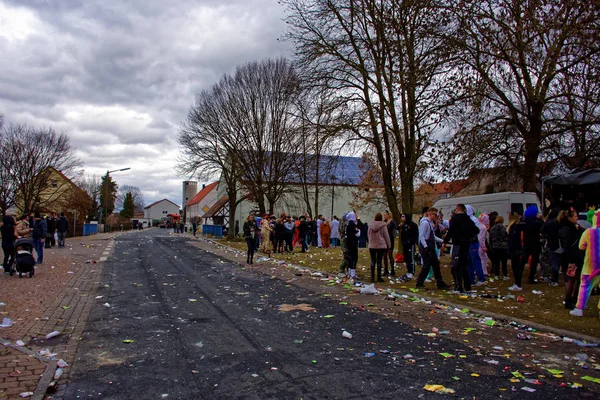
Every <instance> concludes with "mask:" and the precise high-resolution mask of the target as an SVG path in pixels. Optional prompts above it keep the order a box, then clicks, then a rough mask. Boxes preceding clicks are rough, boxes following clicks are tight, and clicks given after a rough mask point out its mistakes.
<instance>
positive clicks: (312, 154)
mask: <svg viewBox="0 0 600 400" xmlns="http://www.w3.org/2000/svg"><path fill="white" fill-rule="evenodd" d="M341 108H343V103H342V102H340V100H339V99H337V98H335V97H334V96H332V93H331V92H330V91H329V90H327V89H322V88H318V87H313V88H310V87H309V88H305V89H304V90H303V92H302V95H301V96H299V97H298V100H297V102H296V105H295V114H297V115H296V117H297V118H296V123H295V126H296V129H297V133H296V134H297V135H299V136H300V137H301V138H302V140H301V141H300V143H299V147H298V148H296V151H295V154H296V161H295V162H294V163H293V166H294V177H295V178H296V179H295V180H297V182H298V184H299V187H300V190H299V191H300V195H301V198H302V200H303V201H304V203H305V205H306V211H307V212H308V214H309V215H314V216H316V215H319V194H320V191H321V189H322V188H323V185H324V184H326V185H330V184H335V181H336V179H338V178H337V177H336V176H335V168H336V164H337V162H336V160H337V158H336V157H335V156H324V155H325V154H327V153H330V154H331V153H334V152H335V149H334V140H335V138H336V136H337V135H338V134H339V131H340V130H341V129H342V127H341V125H342V124H343V121H341V120H340V109H341ZM313 211H314V213H313Z"/></svg>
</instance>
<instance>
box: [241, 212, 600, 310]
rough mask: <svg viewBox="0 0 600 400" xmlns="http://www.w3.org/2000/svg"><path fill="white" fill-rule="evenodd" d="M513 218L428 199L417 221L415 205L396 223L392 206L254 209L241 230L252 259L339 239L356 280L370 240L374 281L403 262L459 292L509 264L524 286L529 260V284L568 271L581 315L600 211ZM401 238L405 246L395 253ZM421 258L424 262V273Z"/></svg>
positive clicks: (499, 276) (505, 275)
mask: <svg viewBox="0 0 600 400" xmlns="http://www.w3.org/2000/svg"><path fill="white" fill-rule="evenodd" d="M510 219H511V221H510V224H509V225H508V227H507V226H506V225H505V222H508V221H505V219H504V217H503V216H501V215H498V213H496V212H490V213H489V214H486V213H481V214H478V213H477V212H476V210H474V209H473V207H471V206H470V205H465V204H457V205H456V207H455V209H454V210H453V212H452V215H451V216H450V217H449V218H448V219H444V216H443V215H442V214H441V213H440V212H439V211H438V210H437V209H435V208H433V207H431V208H428V207H426V208H424V209H423V210H422V216H421V218H420V220H419V222H418V224H417V223H416V222H414V221H413V216H412V215H411V214H410V213H402V214H401V221H400V222H399V223H397V222H396V221H395V220H394V219H393V218H392V216H391V214H390V213H389V212H388V211H385V212H383V213H377V214H375V216H374V218H373V220H372V221H370V222H368V223H363V222H361V221H360V219H359V218H358V216H357V215H356V212H354V211H350V212H348V213H346V214H344V215H343V216H342V218H341V219H340V218H338V217H337V216H334V217H333V218H332V219H331V221H329V220H327V219H326V218H325V217H323V216H322V215H319V216H318V217H317V218H314V219H313V218H311V217H310V216H308V215H306V214H304V215H301V216H300V217H292V216H288V215H286V214H285V213H282V214H281V215H280V216H279V217H277V216H275V215H268V214H265V215H263V217H262V218H260V217H258V216H255V215H254V214H251V215H249V216H248V217H247V219H246V220H245V222H244V225H243V234H244V237H245V238H246V243H247V247H248V252H247V260H246V261H247V263H248V264H252V263H253V259H254V254H255V252H257V251H261V252H263V253H265V254H267V255H269V256H270V255H271V253H291V252H293V251H294V248H295V247H298V248H299V249H300V252H303V253H304V252H308V251H309V248H310V247H322V248H328V247H341V250H342V254H343V257H342V262H341V265H340V275H341V276H345V277H346V278H347V279H348V280H354V281H356V280H358V279H359V278H358V275H357V272H356V269H357V263H358V249H359V248H360V247H368V250H369V255H370V266H371V268H370V280H371V282H384V281H385V279H384V278H385V277H388V278H394V277H396V273H397V271H398V270H399V269H400V268H401V267H405V268H406V273H405V274H404V275H402V276H401V277H399V278H397V279H399V280H401V281H404V282H406V281H410V280H412V279H415V276H416V288H425V284H426V283H428V282H431V281H432V280H433V281H435V283H436V286H437V288H439V289H443V290H451V292H452V293H457V294H460V293H466V294H469V293H471V291H472V288H473V287H477V286H482V285H485V284H486V283H487V282H489V281H490V280H492V281H493V280H510V279H511V278H510V276H509V268H508V266H509V264H510V266H511V272H512V280H513V282H512V283H513V284H512V285H511V286H510V287H509V290H511V291H515V292H518V291H522V290H523V280H524V276H523V275H524V271H525V267H526V266H527V265H528V266H529V273H528V275H527V276H526V277H525V279H526V280H527V284H529V285H535V284H538V283H541V282H547V283H548V284H549V285H550V286H558V285H559V281H560V277H561V276H562V277H563V281H564V285H565V299H564V305H565V308H567V309H569V310H571V311H570V313H571V314H572V315H574V316H581V315H583V311H582V310H583V309H584V308H585V306H586V304H587V302H588V299H589V296H590V293H591V291H592V290H593V289H594V288H595V287H597V286H598V284H599V283H600V221H599V220H598V212H595V211H594V210H590V211H589V212H588V213H587V223H588V225H590V226H591V227H589V228H587V226H586V224H585V223H583V224H582V223H581V221H580V220H579V216H578V213H577V212H576V210H575V209H573V208H572V207H571V208H569V209H566V210H561V209H558V208H557V209H552V210H551V211H550V212H549V214H548V215H547V216H546V217H545V218H544V217H542V215H541V214H540V211H539V210H538V208H537V206H535V205H530V206H529V207H528V208H527V209H526V211H525V212H524V213H523V215H517V214H514V215H512V216H511V218H510ZM586 228H587V229H586ZM398 239H399V242H400V243H401V248H402V251H401V252H400V251H398V254H397V255H396V256H395V257H394V250H395V243H396V241H397V240H398ZM446 247H451V248H450V249H448V250H446ZM446 251H447V252H448V253H449V256H450V269H451V273H452V279H453V284H452V286H450V285H448V284H447V283H446V282H445V281H444V279H443V277H442V273H441V268H440V257H441V256H442V255H443V254H444V253H445V252H446ZM415 264H421V265H422V268H421V270H420V272H419V274H418V275H416V272H415ZM538 267H539V268H538ZM598 307H599V308H600V303H599V305H598Z"/></svg>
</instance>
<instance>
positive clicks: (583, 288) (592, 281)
mask: <svg viewBox="0 0 600 400" xmlns="http://www.w3.org/2000/svg"><path fill="white" fill-rule="evenodd" d="M579 249H580V250H585V256H584V261H583V268H582V270H581V284H580V287H579V295H578V296H577V305H576V308H574V309H573V310H571V312H570V314H571V315H573V316H575V317H583V310H584V309H585V306H586V305H587V302H588V300H589V299H590V295H591V294H592V290H593V289H594V288H595V287H596V286H598V284H599V283H600V211H596V212H595V213H594V217H593V219H592V227H591V228H588V229H586V230H585V232H583V235H581V239H580V240H579ZM598 311H600V300H598ZM599 317H600V314H599Z"/></svg>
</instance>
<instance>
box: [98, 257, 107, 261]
mask: <svg viewBox="0 0 600 400" xmlns="http://www.w3.org/2000/svg"><path fill="white" fill-rule="evenodd" d="M106 259H107V257H100V259H99V260H98V261H106Z"/></svg>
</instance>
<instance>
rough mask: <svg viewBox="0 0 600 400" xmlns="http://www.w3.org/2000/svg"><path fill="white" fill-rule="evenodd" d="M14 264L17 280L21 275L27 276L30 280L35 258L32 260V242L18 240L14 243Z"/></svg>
mask: <svg viewBox="0 0 600 400" xmlns="http://www.w3.org/2000/svg"><path fill="white" fill-rule="evenodd" d="M15 264H16V266H17V272H18V273H19V278H20V277H21V274H29V277H30V278H31V277H32V276H33V274H34V273H35V258H33V240H31V239H18V240H17V241H16V242H15Z"/></svg>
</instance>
